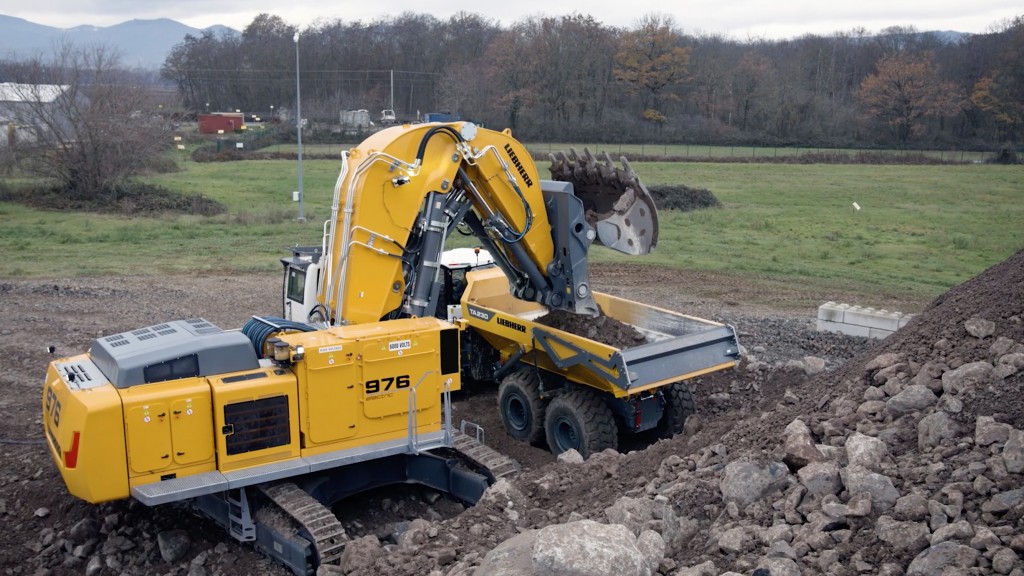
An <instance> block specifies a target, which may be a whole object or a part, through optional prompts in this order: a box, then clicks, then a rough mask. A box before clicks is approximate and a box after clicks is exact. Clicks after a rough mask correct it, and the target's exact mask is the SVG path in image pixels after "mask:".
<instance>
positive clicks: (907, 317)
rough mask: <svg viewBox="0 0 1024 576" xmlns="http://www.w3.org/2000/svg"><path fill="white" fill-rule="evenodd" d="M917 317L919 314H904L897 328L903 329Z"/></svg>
mask: <svg viewBox="0 0 1024 576" xmlns="http://www.w3.org/2000/svg"><path fill="white" fill-rule="evenodd" d="M915 316H917V314H904V315H903V316H900V321H899V323H898V324H897V326H899V327H900V328H903V327H904V326H906V325H907V323H908V322H910V321H911V320H913V319H914V317H915Z"/></svg>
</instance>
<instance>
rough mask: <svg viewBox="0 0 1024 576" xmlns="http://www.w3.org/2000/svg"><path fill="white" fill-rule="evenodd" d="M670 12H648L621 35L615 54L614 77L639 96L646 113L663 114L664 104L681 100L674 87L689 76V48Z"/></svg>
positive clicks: (646, 114) (630, 91) (650, 115)
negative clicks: (658, 14)
mask: <svg viewBox="0 0 1024 576" xmlns="http://www.w3.org/2000/svg"><path fill="white" fill-rule="evenodd" d="M681 41H682V35H681V34H680V33H679V31H678V30H676V27H675V21H674V20H673V19H672V18H671V17H668V16H656V15H649V16H646V17H644V18H642V19H641V20H640V22H639V23H638V24H637V26H636V27H635V28H633V29H632V30H629V31H627V32H625V33H624V34H623V35H622V39H621V43H620V47H619V51H618V52H617V53H616V55H615V68H614V74H615V79H616V80H618V81H619V82H620V83H621V84H622V85H623V86H625V88H626V91H627V92H628V93H630V94H633V95H637V96H639V98H640V106H641V110H642V111H643V112H642V114H644V115H645V116H647V117H662V118H663V117H664V116H663V115H664V110H663V106H664V105H665V103H666V102H667V101H669V100H678V99H679V97H678V95H677V94H675V93H673V92H672V90H671V89H672V88H673V87H675V86H678V85H679V84H681V83H682V82H683V81H684V80H686V77H687V69H688V67H689V62H690V50H689V48H685V47H683V46H682V45H681Z"/></svg>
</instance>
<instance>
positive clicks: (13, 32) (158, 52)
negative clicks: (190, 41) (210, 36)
mask: <svg viewBox="0 0 1024 576" xmlns="http://www.w3.org/2000/svg"><path fill="white" fill-rule="evenodd" d="M204 30H210V31H212V32H213V33H214V34H216V35H218V36H219V35H222V34H238V33H239V32H238V31H237V30H234V29H232V28H228V27H226V26H211V27H210V28H206V29H199V28H192V27H191V26H186V25H184V24H182V23H181V22H178V21H175V20H170V19H167V18H159V19H156V20H129V21H128V22H122V23H121V24H116V25H114V26H106V27H99V26H76V27H74V28H54V27H52V26H43V25H42V24H35V23H33V22H29V21H28V20H24V19H22V18H15V17H13V16H5V15H2V14H0V59H13V60H21V59H24V58H28V57H31V56H35V55H40V54H41V55H43V56H48V55H50V54H52V53H53V50H54V47H55V46H56V45H57V43H58V42H59V41H61V40H62V39H66V40H68V41H70V42H72V43H73V44H76V45H88V44H103V45H105V46H109V47H111V48H116V49H117V50H119V51H120V52H121V63H122V64H124V65H126V66H133V67H139V68H148V69H159V68H160V66H161V65H162V64H163V63H164V60H165V59H166V58H167V54H168V53H170V51H171V48H173V47H174V45H175V44H178V43H180V42H181V41H183V40H184V39H185V36H187V35H189V34H191V35H193V36H199V35H201V34H202V33H203V32H204Z"/></svg>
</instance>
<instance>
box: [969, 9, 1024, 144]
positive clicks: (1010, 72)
mask: <svg viewBox="0 0 1024 576" xmlns="http://www.w3.org/2000/svg"><path fill="white" fill-rule="evenodd" d="M1003 34H1005V35H1006V36H1008V37H1009V42H1008V45H1007V46H1006V48H1005V49H1004V50H1003V51H1002V52H1001V53H1000V54H999V55H998V56H997V57H996V59H995V62H994V64H993V66H992V68H991V69H990V70H989V71H988V73H987V74H985V75H984V76H983V77H982V78H981V79H980V80H978V81H977V82H976V83H975V84H974V87H973V89H972V90H971V97H970V100H971V103H972V104H973V105H974V106H976V107H977V108H978V109H979V110H981V111H982V112H985V113H986V114H988V115H990V116H991V117H992V119H993V121H994V123H995V125H996V134H995V137H996V139H997V140H1000V141H1010V142H1017V141H1019V140H1020V138H1021V137H1022V136H1024V16H1021V17H1018V18H1017V19H1016V20H1015V21H1014V22H1012V23H1011V24H1010V25H1009V26H1008V27H1007V29H1006V31H1005V32H1003Z"/></svg>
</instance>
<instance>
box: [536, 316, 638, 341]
mask: <svg viewBox="0 0 1024 576" xmlns="http://www.w3.org/2000/svg"><path fill="white" fill-rule="evenodd" d="M537 323H538V324H543V325H544V326H549V327H551V328H554V329H556V330H562V331H563V332H568V333H570V334H575V335H576V336H582V337H584V338H588V339H590V340H596V341H597V342H600V343H602V344H607V345H609V346H612V347H614V348H620V349H622V348H632V347H633V346H638V345H640V344H643V343H644V342H645V341H646V340H647V337H646V336H644V335H643V334H642V333H640V331H639V330H637V329H636V328H634V327H633V326H630V325H629V324H626V323H625V322H619V321H618V320H616V319H614V318H611V317H609V316H604V315H601V316H598V317H597V318H590V317H588V316H581V315H579V314H573V313H572V312H566V311H565V310H552V311H551V312H548V313H547V314H545V315H543V316H541V317H540V318H537Z"/></svg>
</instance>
